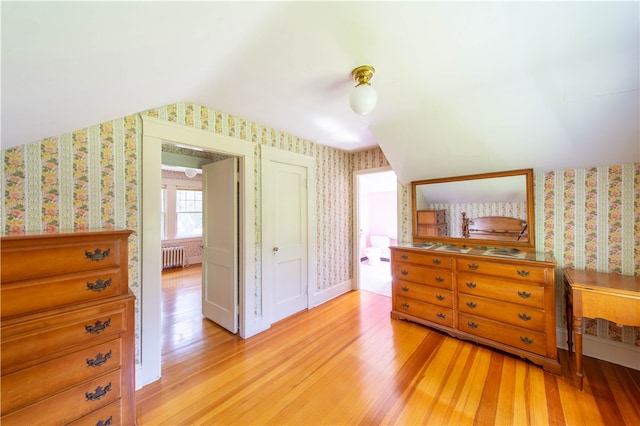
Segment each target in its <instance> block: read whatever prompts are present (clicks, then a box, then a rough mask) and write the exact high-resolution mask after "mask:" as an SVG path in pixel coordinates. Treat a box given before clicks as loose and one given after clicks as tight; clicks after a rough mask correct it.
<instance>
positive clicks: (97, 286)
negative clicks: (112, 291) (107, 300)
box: [87, 278, 112, 292]
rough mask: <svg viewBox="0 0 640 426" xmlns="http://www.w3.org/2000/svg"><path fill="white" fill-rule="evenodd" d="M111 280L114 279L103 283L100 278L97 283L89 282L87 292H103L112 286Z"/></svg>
mask: <svg viewBox="0 0 640 426" xmlns="http://www.w3.org/2000/svg"><path fill="white" fill-rule="evenodd" d="M111 280H112V279H111V278H109V279H108V280H106V281H102V279H101V278H98V280H97V281H96V282H95V283H91V282H89V281H87V290H91V291H97V292H101V291H102V290H105V289H106V288H107V287H109V286H110V285H111Z"/></svg>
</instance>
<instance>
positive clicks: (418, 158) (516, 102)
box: [0, 1, 640, 182]
mask: <svg viewBox="0 0 640 426" xmlns="http://www.w3.org/2000/svg"><path fill="white" fill-rule="evenodd" d="M0 12H1V14H2V147H3V148H7V147H9V146H14V145H18V144H24V143H28V142H31V141H34V140H38V139H41V138H44V137H49V136H54V135H58V134H61V133H64V132H69V131H73V130H75V129H78V128H82V127H86V126H90V125H93V124H97V123H100V122H103V121H107V120H111V119H114V118H118V117H122V116H125V115H129V114H133V113H136V112H139V111H143V110H146V109H149V108H153V107H157V106H162V105H167V104H170V103H174V102H195V103H197V104H200V105H203V106H206V107H209V108H212V109H215V110H218V111H223V112H225V113H229V114H232V115H234V116H237V117H240V118H244V119H247V120H250V121H252V122H255V123H258V124H261V125H264V126H268V127H270V128H275V129H278V130H282V131H285V132H287V133H291V134H294V135H297V136H301V137H303V138H306V139H309V140H312V141H314V142H317V143H319V144H324V145H329V146H334V147H336V148H340V149H344V150H347V151H357V150H361V149H365V148H368V147H372V146H375V145H379V146H380V147H381V148H382V150H383V151H384V153H385V155H386V156H387V158H388V159H389V161H390V163H391V165H392V167H393V168H394V170H395V171H396V173H397V175H398V177H399V179H400V180H401V181H402V182H408V181H411V180H415V179H426V178H432V177H443V176H451V175H460V174H470V173H480V172H488V171H496V170H510V169H518V168H530V167H531V168H534V169H536V170H538V171H542V170H561V169H568V168H579V167H591V166H599V165H610V164H619V163H627V162H631V161H640V138H639V116H640V108H639V88H640V83H639V76H640V70H639V68H640V54H639V51H640V45H639V39H640V36H639V15H640V10H639V3H638V2H635V1H629V2H560V1H558V2H537V1H536V2H468V3H466V2H406V3H405V2H396V1H389V2H317V3H315V2H256V3H252V2H64V3H62V2H41V3H40V2H7V1H3V2H2V3H1V10H0ZM362 64H371V65H373V66H374V67H375V68H376V75H375V77H374V79H373V81H372V84H373V86H374V87H375V88H376V90H377V91H378V106H377V108H376V110H375V111H374V112H373V113H371V114H370V115H369V116H365V117H362V116H358V115H356V114H355V113H353V112H352V111H351V110H350V109H349V105H348V96H349V92H350V90H351V88H352V87H353V85H354V83H353V82H352V80H351V76H350V72H351V70H352V69H353V68H355V67H356V66H358V65H362Z"/></svg>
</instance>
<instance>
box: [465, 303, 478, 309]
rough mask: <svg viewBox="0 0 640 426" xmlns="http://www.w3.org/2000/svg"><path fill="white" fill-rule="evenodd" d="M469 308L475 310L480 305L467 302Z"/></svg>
mask: <svg viewBox="0 0 640 426" xmlns="http://www.w3.org/2000/svg"><path fill="white" fill-rule="evenodd" d="M467 306H468V307H470V308H471V309H475V307H476V306H478V305H477V304H475V303H473V302H467Z"/></svg>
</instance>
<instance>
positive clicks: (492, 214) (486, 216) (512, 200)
mask: <svg viewBox="0 0 640 426" xmlns="http://www.w3.org/2000/svg"><path fill="white" fill-rule="evenodd" d="M412 186H413V191H412V192H413V194H412V196H413V206H414V212H415V215H414V220H415V226H414V239H415V238H416V237H417V239H418V240H420V239H422V240H424V239H429V240H434V241H438V240H442V241H444V242H451V241H450V239H464V240H478V243H480V240H484V241H485V242H489V243H491V242H494V241H495V242H505V243H516V245H517V244H520V243H525V244H527V245H532V242H533V238H532V232H533V231H532V229H531V228H532V223H531V221H532V219H533V212H532V211H530V210H531V208H532V206H530V204H531V205H532V199H533V194H532V193H531V191H532V188H533V182H532V171H531V170H522V171H512V172H500V173H490V174H486V175H474V176H463V177H455V178H450V179H434V180H428V181H418V182H413V185H412Z"/></svg>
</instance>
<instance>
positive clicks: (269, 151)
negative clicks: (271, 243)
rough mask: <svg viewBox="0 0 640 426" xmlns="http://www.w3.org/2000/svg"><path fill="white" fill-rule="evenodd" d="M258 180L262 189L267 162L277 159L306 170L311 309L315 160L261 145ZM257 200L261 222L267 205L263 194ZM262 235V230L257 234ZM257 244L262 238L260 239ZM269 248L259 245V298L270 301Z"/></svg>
mask: <svg viewBox="0 0 640 426" xmlns="http://www.w3.org/2000/svg"><path fill="white" fill-rule="evenodd" d="M261 150H262V152H261V169H262V172H261V179H262V185H263V188H264V185H265V182H268V181H269V180H268V179H269V170H270V166H269V163H270V162H271V161H277V162H282V163H287V164H293V165H296V166H300V167H305V168H306V169H307V286H308V287H307V308H312V307H314V306H316V305H317V302H316V298H315V296H316V293H317V281H318V265H317V258H318V244H317V241H318V238H317V232H316V230H317V212H316V160H315V158H313V157H309V156H307V155H302V154H297V153H295V152H290V151H283V150H281V149H277V148H272V147H268V146H266V145H263V146H261ZM260 203H261V212H262V217H261V223H262V224H263V226H264V224H265V223H267V222H265V212H266V211H267V209H268V208H269V206H268V205H267V203H266V200H265V197H262V200H261V201H260ZM261 234H262V235H264V232H262V233H261ZM260 242H261V243H262V242H263V239H262V238H261V241H260ZM271 249H272V248H271V247H267V245H266V244H262V259H263V261H262V270H261V276H262V300H263V301H271V300H275V299H274V297H273V296H274V292H275V284H274V283H272V282H270V281H269V278H268V277H271V274H270V273H269V271H267V269H266V268H268V267H269V265H270V263H269V262H265V261H264V260H265V259H269V258H270V256H272V252H271ZM263 307H264V308H265V310H266V312H265V313H264V315H263V316H265V317H267V318H269V319H271V318H273V314H272V310H273V307H272V306H268V305H266V304H264V303H263Z"/></svg>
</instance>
